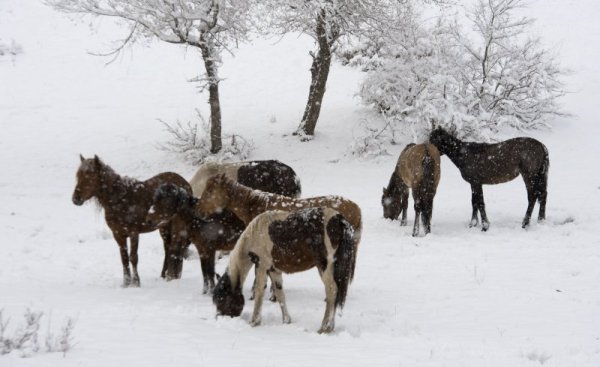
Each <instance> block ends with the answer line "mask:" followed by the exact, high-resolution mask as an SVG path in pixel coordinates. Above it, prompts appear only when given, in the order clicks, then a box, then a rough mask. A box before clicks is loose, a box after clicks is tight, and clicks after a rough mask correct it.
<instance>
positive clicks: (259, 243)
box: [213, 208, 358, 333]
mask: <svg viewBox="0 0 600 367" xmlns="http://www.w3.org/2000/svg"><path fill="white" fill-rule="evenodd" d="M357 243H358V241H356V240H355V238H354V230H353V228H352V226H351V225H350V223H348V222H347V221H346V220H345V219H344V217H343V216H342V215H341V214H340V213H338V212H337V211H335V210H333V209H330V208H309V209H301V210H298V211H295V212H286V211H281V210H275V211H266V212H263V213H262V214H260V215H258V216H257V217H256V218H254V219H253V220H252V222H250V224H249V225H248V227H247V228H246V229H245V230H244V232H243V233H242V235H241V237H240V239H239V240H238V242H237V244H236V245H235V248H234V250H233V251H232V252H231V254H230V257H229V267H228V268H227V270H226V272H225V274H223V276H222V277H221V278H220V279H219V282H218V283H217V286H216V288H215V292H214V295H213V302H214V303H215V305H216V307H217V314H219V315H226V316H232V317H235V316H239V315H240V314H241V313H242V309H243V308H244V296H243V295H242V288H243V285H244V281H245V279H246V276H247V275H248V272H249V271H250V268H251V267H252V265H254V266H255V267H256V297H255V300H254V311H253V312H252V319H251V321H250V324H251V325H252V326H256V325H259V324H260V322H261V308H262V302H263V292H264V288H265V287H264V286H265V284H266V281H267V277H270V278H271V282H272V283H273V284H274V289H275V298H276V300H277V302H278V303H279V305H280V307H281V313H282V317H283V322H284V323H290V322H291V318H290V315H289V313H288V310H287V306H286V303H285V294H284V293H283V281H282V276H281V275H282V273H295V272H300V271H305V270H308V269H311V268H313V267H317V269H318V270H319V275H320V276H321V280H322V281H323V284H324V285H325V295H326V296H325V302H326V304H327V305H326V308H325V315H324V316H323V322H322V323H321V328H320V329H319V333H328V332H331V331H333V329H334V327H335V311H336V308H337V307H340V308H341V307H343V306H344V302H345V300H346V294H347V291H348V286H349V284H350V283H351V282H352V277H353V274H354V267H355V261H356V251H357Z"/></svg>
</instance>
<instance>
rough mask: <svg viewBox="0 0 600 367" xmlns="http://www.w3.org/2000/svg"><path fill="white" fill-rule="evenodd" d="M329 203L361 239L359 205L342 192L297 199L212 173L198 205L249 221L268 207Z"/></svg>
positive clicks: (291, 208) (295, 207)
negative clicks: (256, 188)
mask: <svg viewBox="0 0 600 367" xmlns="http://www.w3.org/2000/svg"><path fill="white" fill-rule="evenodd" d="M317 207H327V208H332V209H334V210H337V211H338V212H339V213H340V214H341V215H343V216H344V218H346V220H347V221H348V222H349V223H350V225H352V227H353V228H354V230H355V231H356V234H355V236H354V238H355V240H356V241H357V243H358V242H359V241H360V235H361V229H362V222H361V212H360V207H359V206H358V205H357V204H356V203H355V202H353V201H351V200H348V199H346V198H344V197H341V196H319V197H314V198H306V199H294V198H290V197H287V196H283V195H276V194H271V193H267V192H263V191H258V190H252V189H250V188H248V187H246V186H243V185H240V184H239V183H237V182H235V181H233V180H230V179H229V178H227V177H225V175H219V176H213V177H211V178H210V179H209V180H208V181H207V183H206V188H205V189H204V192H203V193H202V196H201V197H200V201H199V203H198V207H197V209H198V210H199V211H200V212H201V213H202V214H204V215H210V214H213V213H216V212H220V211H222V210H223V209H228V210H231V211H232V212H233V213H234V214H235V215H236V216H237V217H238V218H240V219H241V220H242V221H243V222H244V223H245V224H246V225H248V224H249V223H250V221H252V219H254V218H255V217H256V216H257V215H259V214H260V213H263V212H265V211H267V210H284V211H294V210H298V209H303V208H317Z"/></svg>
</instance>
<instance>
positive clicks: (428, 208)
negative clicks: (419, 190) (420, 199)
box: [421, 199, 433, 234]
mask: <svg viewBox="0 0 600 367" xmlns="http://www.w3.org/2000/svg"><path fill="white" fill-rule="evenodd" d="M424 206H425V208H424V209H423V213H422V214H421V215H422V216H423V227H425V229H424V231H425V234H428V233H430V232H431V214H432V213H433V200H429V199H428V200H427V204H426V205H424Z"/></svg>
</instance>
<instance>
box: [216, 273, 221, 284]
mask: <svg viewBox="0 0 600 367" xmlns="http://www.w3.org/2000/svg"><path fill="white" fill-rule="evenodd" d="M215 276H216V277H217V282H218V281H219V280H221V274H219V273H215Z"/></svg>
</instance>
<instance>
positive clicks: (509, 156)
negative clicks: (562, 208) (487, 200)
mask: <svg viewBox="0 0 600 367" xmlns="http://www.w3.org/2000/svg"><path fill="white" fill-rule="evenodd" d="M429 141H430V143H431V144H433V145H435V146H436V147H437V148H438V149H439V150H440V152H441V153H442V154H446V155H447V156H448V158H450V160H451V161H452V162H453V163H454V164H455V165H456V167H458V169H459V170H460V174H461V175H462V177H463V179H464V180H465V181H467V182H468V183H469V184H471V204H472V206H473V215H472V216H471V223H470V226H471V227H473V226H476V225H478V224H479V220H478V218H477V212H479V213H480V215H481V228H482V230H483V231H486V230H487V229H488V228H489V226H490V223H489V221H488V219H487V215H486V214H485V204H484V201H483V189H482V187H481V185H484V184H485V185H494V184H499V183H503V182H508V181H511V180H513V179H514V178H515V177H517V176H518V175H519V174H520V175H521V176H522V177H523V181H525V188H526V189H527V199H528V201H529V205H528V206H527V211H526V212H525V217H524V218H523V223H522V227H523V228H526V227H527V226H528V225H529V220H530V218H531V213H532V212H533V206H534V205H535V202H536V201H539V203H540V210H539V214H538V221H543V220H544V219H545V218H546V197H547V196H548V192H547V186H548V169H549V167H550V159H549V157H548V149H547V148H546V146H545V145H544V144H542V143H540V142H539V141H537V140H535V139H532V138H514V139H509V140H506V141H503V142H500V143H497V144H485V143H468V142H463V141H460V140H459V139H457V138H455V137H454V136H452V135H451V134H450V133H448V132H446V131H445V130H443V129H442V128H439V127H438V128H436V129H434V130H433V131H432V132H431V134H430V136H429Z"/></svg>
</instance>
